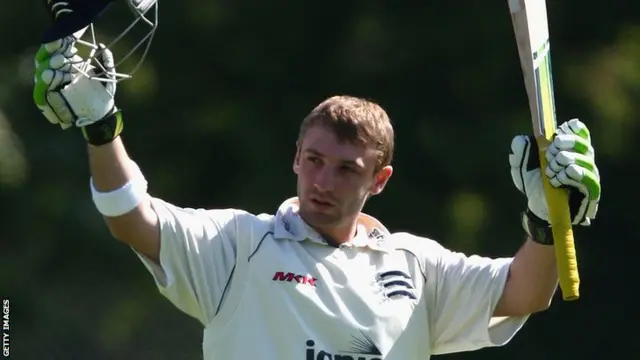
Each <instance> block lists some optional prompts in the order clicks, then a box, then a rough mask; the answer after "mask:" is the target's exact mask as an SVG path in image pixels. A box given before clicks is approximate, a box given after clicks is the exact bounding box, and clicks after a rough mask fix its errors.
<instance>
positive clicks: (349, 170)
mask: <svg viewBox="0 0 640 360" xmlns="http://www.w3.org/2000/svg"><path fill="white" fill-rule="evenodd" d="M340 170H342V171H345V172H350V173H356V174H357V173H358V171H357V170H356V169H354V168H353V167H351V166H341V167H340Z"/></svg>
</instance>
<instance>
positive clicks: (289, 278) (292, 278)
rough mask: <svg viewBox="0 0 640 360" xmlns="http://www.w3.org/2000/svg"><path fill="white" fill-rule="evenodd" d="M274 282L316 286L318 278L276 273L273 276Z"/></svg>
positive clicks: (290, 273)
mask: <svg viewBox="0 0 640 360" xmlns="http://www.w3.org/2000/svg"><path fill="white" fill-rule="evenodd" d="M272 280H273V281H285V282H295V283H296V284H303V285H308V286H311V287H315V286H316V280H317V279H316V278H314V277H311V276H309V275H301V274H294V273H292V272H287V273H285V272H284V271H276V273H275V274H274V275H273V279H272Z"/></svg>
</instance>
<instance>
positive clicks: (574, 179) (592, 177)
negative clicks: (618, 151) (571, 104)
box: [509, 119, 600, 226]
mask: <svg viewBox="0 0 640 360" xmlns="http://www.w3.org/2000/svg"><path fill="white" fill-rule="evenodd" d="M545 158H546V160H547V162H548V166H547V168H546V169H545V174H546V175H547V176H548V177H549V179H550V182H551V184H552V185H553V186H554V187H556V188H559V187H562V188H568V189H569V208H570V211H571V222H572V224H573V225H583V226H588V225H590V224H591V220H593V219H595V217H596V213H597V212H598V203H599V201H600V174H599V172H598V168H597V166H596V163H595V152H594V149H593V146H592V145H591V136H590V134H589V129H588V128H587V127H586V125H585V124H583V123H582V122H580V120H578V119H572V120H570V121H568V122H565V123H564V124H562V125H561V126H560V127H559V128H558V129H557V130H556V134H555V137H554V139H553V142H552V143H551V145H550V146H549V148H548V149H547V151H546V153H545ZM509 164H510V165H511V177H512V179H513V182H514V184H515V185H516V187H517V188H518V190H520V192H522V193H523V194H525V195H526V196H527V205H528V210H529V211H530V212H531V213H533V214H534V215H535V216H536V217H538V218H539V219H541V220H543V221H546V222H547V223H548V222H549V208H548V207H547V201H546V198H545V194H544V188H543V184H542V178H541V176H542V174H541V172H540V162H539V157H538V145H537V143H536V141H535V138H534V137H533V136H524V135H520V136H516V137H515V138H514V139H513V141H512V142H511V153H510V154H509Z"/></svg>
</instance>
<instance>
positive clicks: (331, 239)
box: [300, 214, 358, 247]
mask: <svg viewBox="0 0 640 360" xmlns="http://www.w3.org/2000/svg"><path fill="white" fill-rule="evenodd" d="M300 215H301V217H302V219H303V220H304V221H305V223H306V224H307V225H308V226H310V227H312V228H313V229H314V230H315V231H316V232H318V234H320V235H322V237H323V238H324V239H325V240H326V241H327V242H328V243H329V244H330V245H332V246H335V247H338V246H340V245H341V244H344V243H347V242H349V241H351V240H352V239H353V238H354V237H355V236H356V231H357V228H358V221H357V218H354V219H351V220H349V221H347V222H345V223H344V225H338V226H327V227H321V226H312V225H311V224H310V223H309V222H307V221H306V220H305V219H304V216H303V215H302V214H300Z"/></svg>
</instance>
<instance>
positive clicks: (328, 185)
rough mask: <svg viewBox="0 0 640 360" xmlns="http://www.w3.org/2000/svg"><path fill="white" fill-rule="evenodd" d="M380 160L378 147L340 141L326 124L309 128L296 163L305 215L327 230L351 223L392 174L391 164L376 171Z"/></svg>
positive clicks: (316, 226) (321, 229)
mask: <svg viewBox="0 0 640 360" xmlns="http://www.w3.org/2000/svg"><path fill="white" fill-rule="evenodd" d="M376 162H377V155H376V152H375V150H374V149H371V148H365V147H362V146H357V145H354V144H350V143H347V142H339V141H338V139H337V137H336V136H335V135H334V133H333V132H331V130H329V129H328V128H325V127H323V126H314V127H311V128H310V129H308V130H307V132H306V134H305V135H304V138H303V139H302V140H301V141H300V143H299V144H298V148H297V152H296V157H295V161H294V165H293V169H294V172H295V173H296V174H297V175H298V198H299V201H300V215H301V216H302V218H303V219H304V220H305V221H306V222H307V223H309V225H311V226H313V227H315V228H317V229H318V230H320V231H324V232H328V231H330V230H331V229H333V228H337V227H343V226H349V225H351V223H352V222H354V221H355V219H356V218H357V216H358V214H359V213H360V211H361V210H362V207H363V206H364V203H365V201H366V199H367V197H368V196H369V195H377V194H379V193H380V192H381V191H382V189H383V188H384V186H385V185H386V183H387V181H388V180H389V177H390V176H391V173H392V169H391V166H386V167H384V168H383V169H381V170H379V171H378V172H377V173H375V174H374V170H375V168H376Z"/></svg>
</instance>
